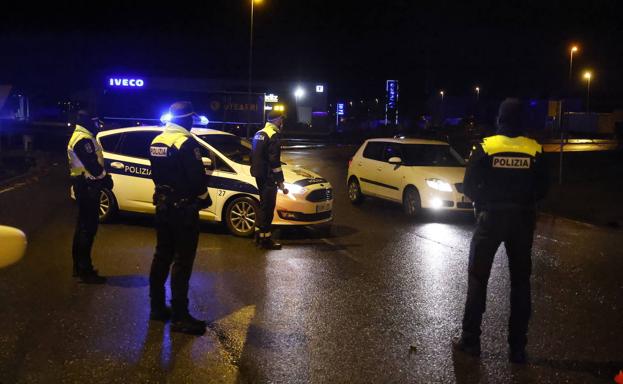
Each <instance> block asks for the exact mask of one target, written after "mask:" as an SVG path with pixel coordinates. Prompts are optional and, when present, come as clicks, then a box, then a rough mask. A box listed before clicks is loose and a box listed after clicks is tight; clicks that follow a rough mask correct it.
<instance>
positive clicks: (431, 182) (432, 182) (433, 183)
mask: <svg viewBox="0 0 623 384" xmlns="http://www.w3.org/2000/svg"><path fill="white" fill-rule="evenodd" d="M426 184H428V186H429V187H431V188H432V189H436V190H438V191H441V192H452V187H451V186H450V184H448V183H446V182H445V181H442V180H439V179H426Z"/></svg>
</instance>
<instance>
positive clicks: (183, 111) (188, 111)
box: [169, 101, 195, 119]
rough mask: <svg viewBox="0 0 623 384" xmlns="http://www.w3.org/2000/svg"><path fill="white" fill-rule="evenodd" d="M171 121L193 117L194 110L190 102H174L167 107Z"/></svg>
mask: <svg viewBox="0 0 623 384" xmlns="http://www.w3.org/2000/svg"><path fill="white" fill-rule="evenodd" d="M169 113H170V114H171V119H181V118H184V117H190V116H194V115H195V109H194V108H193V104H192V103H191V102H190V101H176V102H175V103H173V104H171V106H170V107H169Z"/></svg>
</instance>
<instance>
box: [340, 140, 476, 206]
mask: <svg viewBox="0 0 623 384" xmlns="http://www.w3.org/2000/svg"><path fill="white" fill-rule="evenodd" d="M464 175H465V161H464V160H463V159H462V158H461V156H460V155H459V154H458V153H457V152H456V151H455V150H454V149H452V147H451V146H450V145H448V143H445V142H442V141H435V140H421V139H406V138H387V139H370V140H367V141H366V142H364V143H363V145H361V147H360V148H359V149H358V150H357V152H356V153H355V155H354V156H353V157H352V159H351V160H350V162H349V166H348V176H347V178H346V182H347V185H348V198H349V200H350V201H351V203H353V204H360V203H361V202H362V201H363V199H364V197H365V196H374V197H377V198H381V199H384V200H389V201H394V202H398V203H401V204H402V206H403V209H404V211H405V213H406V214H407V215H409V216H416V215H417V214H419V213H420V212H421V210H422V209H433V210H460V211H469V210H472V209H473V208H472V202H471V201H470V199H469V198H468V197H467V196H465V195H464V194H463V177H464Z"/></svg>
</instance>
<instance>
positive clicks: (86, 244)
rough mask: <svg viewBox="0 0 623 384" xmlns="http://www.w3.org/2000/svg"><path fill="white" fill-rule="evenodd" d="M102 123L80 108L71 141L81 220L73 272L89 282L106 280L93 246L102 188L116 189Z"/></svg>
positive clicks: (71, 164) (72, 173)
mask: <svg viewBox="0 0 623 384" xmlns="http://www.w3.org/2000/svg"><path fill="white" fill-rule="evenodd" d="M100 127H101V122H100V120H99V119H98V118H97V117H91V116H90V115H89V113H88V112H87V111H85V110H81V111H78V113H77V117H76V128H75V130H74V132H73V134H72V135H71V138H70V139H69V143H68V144H67V157H68V160H69V168H70V176H71V185H72V187H73V191H74V195H75V197H76V201H77V202H78V220H77V222H76V230H75V232H74V239H73V245H72V256H73V276H74V277H79V278H80V281H81V282H83V283H86V284H104V283H105V282H106V278H105V277H103V276H100V275H99V274H98V272H97V270H96V269H94V268H93V263H92V262H91V248H92V246H93V240H94V238H95V234H96V233H97V227H98V224H99V204H100V194H101V191H102V188H107V189H112V188H113V182H112V178H111V177H110V175H109V174H107V173H106V171H105V170H104V157H103V155H102V147H101V146H100V145H99V144H98V143H97V141H96V140H95V135H96V134H97V132H98V130H99V129H100Z"/></svg>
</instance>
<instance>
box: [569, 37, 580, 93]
mask: <svg viewBox="0 0 623 384" xmlns="http://www.w3.org/2000/svg"><path fill="white" fill-rule="evenodd" d="M577 51H578V46H577V45H574V46H573V47H571V49H570V50H569V84H571V80H572V78H573V54H574V53H576V52H577Z"/></svg>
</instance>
